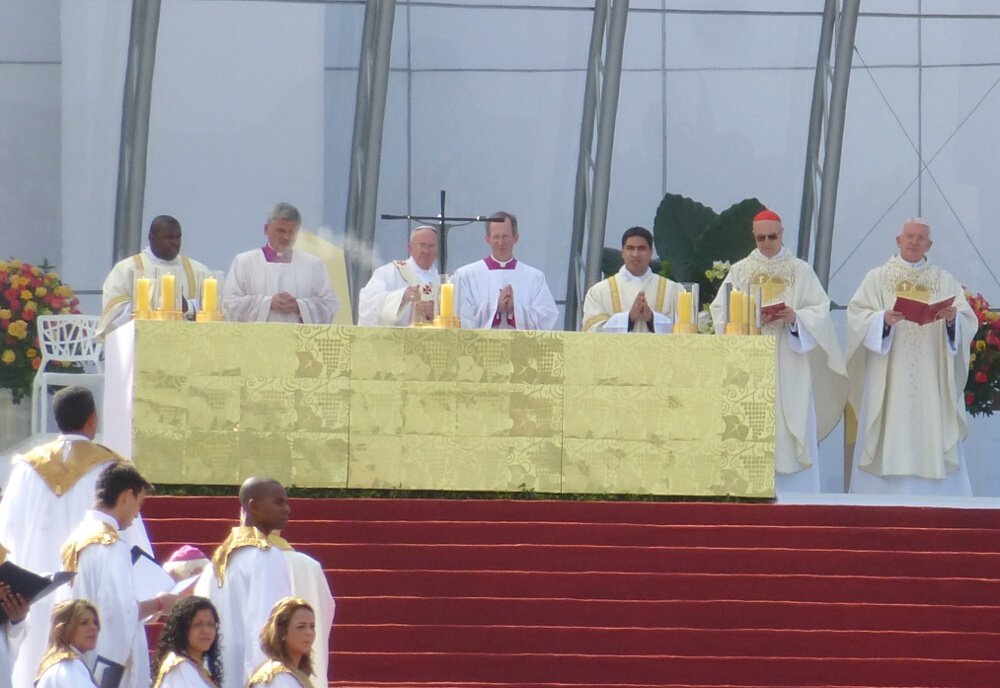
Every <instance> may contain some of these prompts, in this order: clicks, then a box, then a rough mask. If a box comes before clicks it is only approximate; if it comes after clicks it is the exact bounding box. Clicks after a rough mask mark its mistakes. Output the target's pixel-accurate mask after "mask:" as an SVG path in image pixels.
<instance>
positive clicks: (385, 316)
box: [358, 257, 441, 327]
mask: <svg viewBox="0 0 1000 688" xmlns="http://www.w3.org/2000/svg"><path fill="white" fill-rule="evenodd" d="M440 281H441V276H440V275H438V273H437V270H435V269H434V266H433V265H432V266H431V269H430V270H424V269H422V268H421V267H420V266H419V265H417V263H416V261H415V260H413V258H412V257H410V258H407V259H406V260H394V261H393V262H391V263H387V264H385V265H383V266H382V267H380V268H377V269H376V270H375V272H373V273H372V277H371V279H370V280H368V284H366V285H365V286H364V287H363V288H362V289H361V293H360V294H359V295H358V325H362V326H366V327H374V326H382V327H406V326H408V325H409V324H410V321H411V320H412V317H413V304H411V303H405V304H404V303H403V293H404V292H405V291H406V289H407V287H420V300H421V301H435V300H437V294H438V287H439V286H440Z"/></svg>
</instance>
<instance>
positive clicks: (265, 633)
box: [247, 597, 316, 688]
mask: <svg viewBox="0 0 1000 688" xmlns="http://www.w3.org/2000/svg"><path fill="white" fill-rule="evenodd" d="M315 640H316V614H315V613H314V612H313V609H312V607H310V606H309V603H308V602H306V601H305V600H304V599H302V598H301V597H284V598H282V599H280V600H278V603H277V604H276V605H274V609H272V610H271V616H270V617H269V618H268V620H267V623H266V624H265V625H264V628H263V630H261V632H260V648H261V649H262V650H263V651H264V654H265V655H267V656H268V657H269V659H268V660H267V661H266V662H264V663H263V664H262V665H260V666H259V667H258V668H257V670H256V671H255V672H254V673H253V676H252V677H250V683H248V684H247V688H254V687H255V686H259V687H260V688H313V683H312V680H311V677H312V676H313V675H314V672H313V663H312V650H313V642H314V641H315Z"/></svg>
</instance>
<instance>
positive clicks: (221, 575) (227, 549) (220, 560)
mask: <svg viewBox="0 0 1000 688" xmlns="http://www.w3.org/2000/svg"><path fill="white" fill-rule="evenodd" d="M241 547H256V548H257V549H270V548H271V542H270V541H269V540H268V539H267V536H266V535H264V533H262V532H261V531H260V530H258V529H257V528H255V527H253V526H237V527H236V528H233V529H232V530H231V531H230V532H229V535H227V536H226V539H225V540H223V542H222V544H221V545H219V546H218V547H217V548H216V549H215V553H214V554H212V570H213V571H215V579H216V580H217V581H218V582H219V587H220V588H221V587H222V583H223V582H224V581H225V579H226V566H228V565H229V557H230V555H232V553H233V552H235V551H236V550H238V549H240V548H241Z"/></svg>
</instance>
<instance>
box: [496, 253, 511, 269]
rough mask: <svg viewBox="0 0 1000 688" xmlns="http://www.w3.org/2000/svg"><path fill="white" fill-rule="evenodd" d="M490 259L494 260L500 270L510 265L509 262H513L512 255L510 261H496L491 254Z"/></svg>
mask: <svg viewBox="0 0 1000 688" xmlns="http://www.w3.org/2000/svg"><path fill="white" fill-rule="evenodd" d="M490 258H492V259H493V260H495V261H496V263H497V265H499V266H500V267H502V268H505V267H507V264H508V263H510V261H511V260H514V256H513V255H511V257H510V260H498V259H497V257H496V256H494V255H493V254H492V253H491V254H490Z"/></svg>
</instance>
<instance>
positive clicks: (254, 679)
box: [247, 659, 313, 688]
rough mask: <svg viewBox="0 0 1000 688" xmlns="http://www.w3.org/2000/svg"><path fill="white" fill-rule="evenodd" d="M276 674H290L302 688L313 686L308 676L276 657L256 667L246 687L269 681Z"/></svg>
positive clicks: (250, 687)
mask: <svg viewBox="0 0 1000 688" xmlns="http://www.w3.org/2000/svg"><path fill="white" fill-rule="evenodd" d="M278 674H291V675H292V676H294V677H295V678H296V680H298V682H299V683H301V684H302V688H313V684H312V681H311V680H309V677H308V676H306V675H305V674H303V673H302V672H301V671H299V670H298V669H293V668H292V667H290V666H288V665H287V664H285V663H284V662H279V661H278V660H276V659H271V660H268V661H266V662H264V663H263V664H261V665H260V666H259V667H257V670H256V671H254V672H253V676H251V677H250V682H249V683H248V684H247V687H248V688H252V687H253V686H257V685H261V684H263V683H270V682H271V681H273V680H274V677H275V676H277V675H278Z"/></svg>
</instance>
